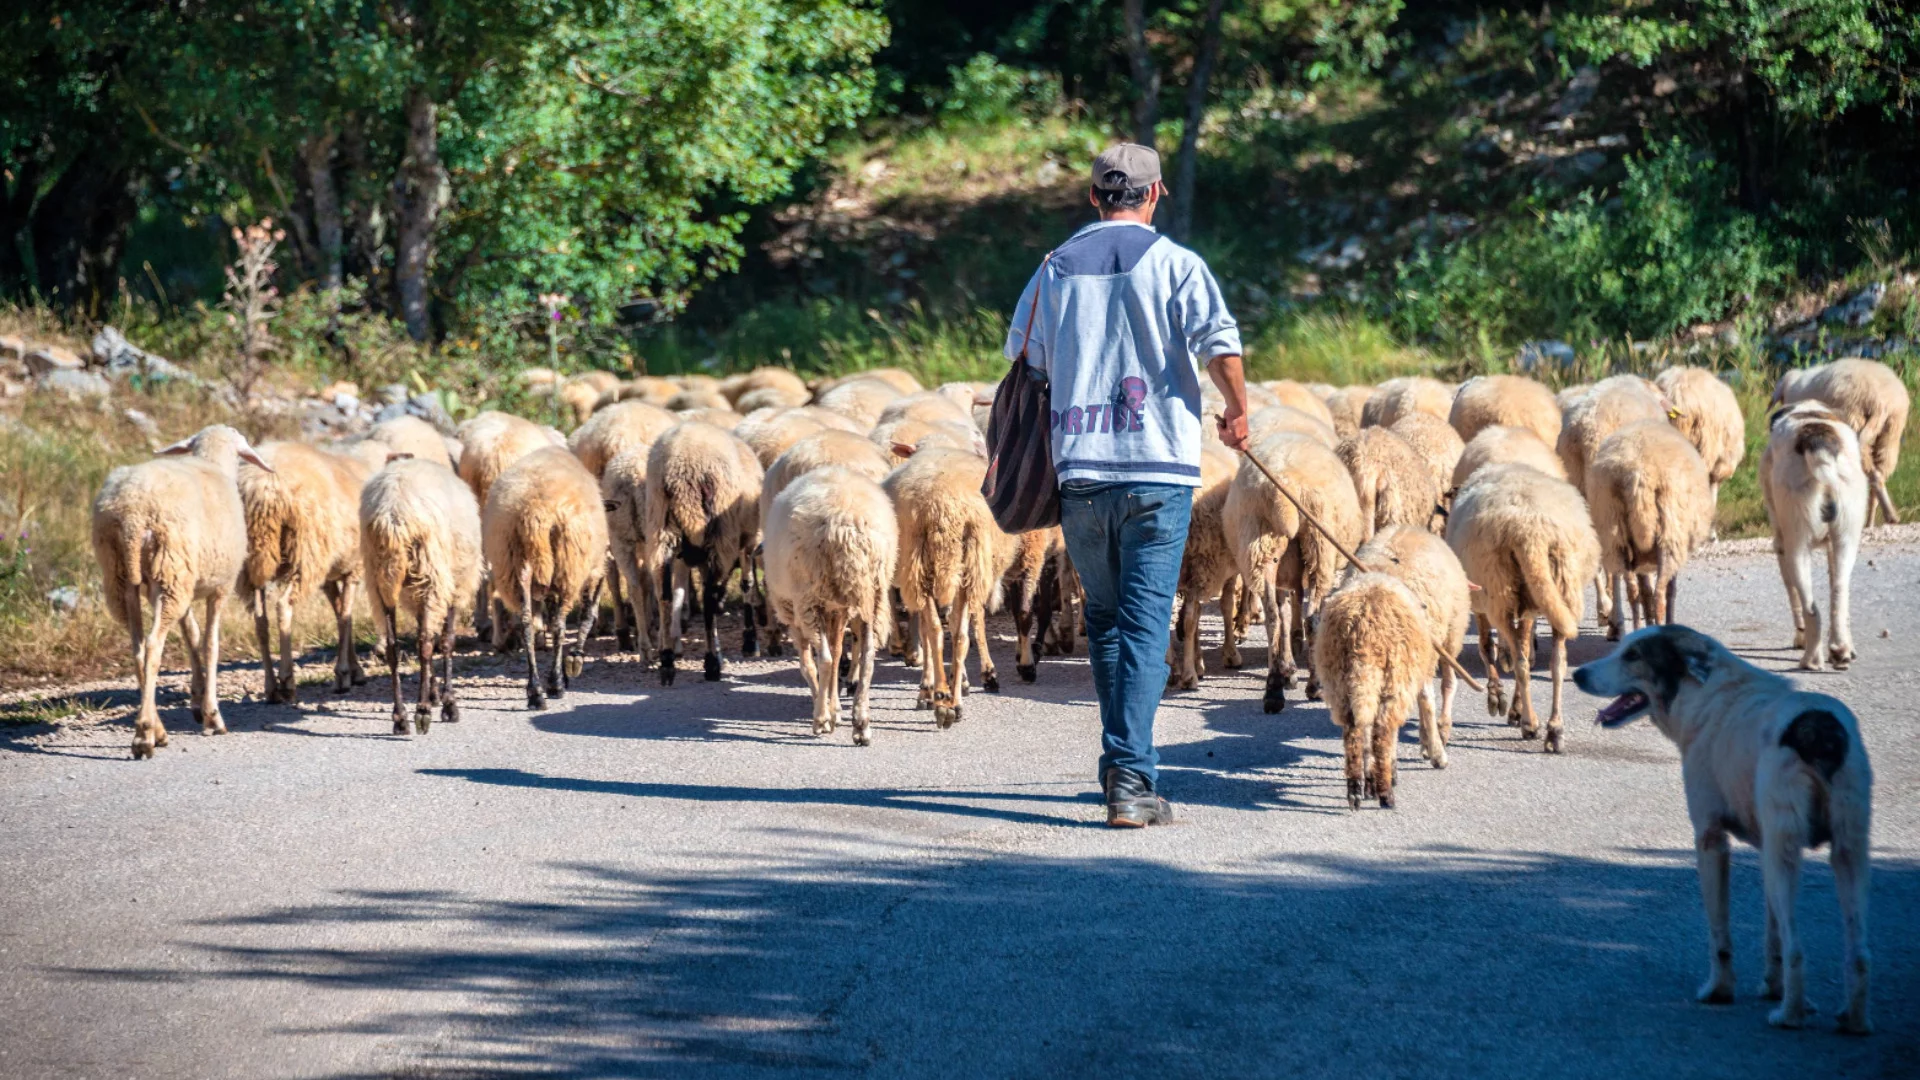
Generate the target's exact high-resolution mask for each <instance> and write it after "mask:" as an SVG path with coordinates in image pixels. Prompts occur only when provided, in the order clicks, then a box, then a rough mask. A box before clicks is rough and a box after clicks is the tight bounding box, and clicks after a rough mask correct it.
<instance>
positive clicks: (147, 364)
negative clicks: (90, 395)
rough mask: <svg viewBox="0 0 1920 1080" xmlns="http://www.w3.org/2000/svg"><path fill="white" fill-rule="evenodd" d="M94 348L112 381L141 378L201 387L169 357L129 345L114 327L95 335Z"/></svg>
mask: <svg viewBox="0 0 1920 1080" xmlns="http://www.w3.org/2000/svg"><path fill="white" fill-rule="evenodd" d="M92 348H93V359H94V362H95V363H97V364H99V365H100V366H101V367H103V368H105V369H106V375H107V377H108V378H109V379H122V378H126V377H127V376H130V375H138V376H142V377H144V378H146V379H149V380H152V381H154V382H166V381H169V380H173V379H179V380H181V381H184V382H191V383H195V384H198V383H199V381H200V380H199V379H198V378H196V377H195V376H194V375H193V373H192V372H190V371H188V370H187V369H185V368H183V367H181V366H180V365H178V364H176V363H174V362H173V361H171V360H169V359H167V358H166V357H164V356H156V355H154V354H153V353H150V352H148V351H146V350H145V349H142V348H140V347H139V346H138V345H135V344H133V343H132V342H130V341H128V340H127V338H126V335H124V334H122V333H121V332H120V331H118V330H116V329H114V328H113V327H111V326H103V327H101V328H100V332H99V333H97V334H95V335H93V344H92Z"/></svg>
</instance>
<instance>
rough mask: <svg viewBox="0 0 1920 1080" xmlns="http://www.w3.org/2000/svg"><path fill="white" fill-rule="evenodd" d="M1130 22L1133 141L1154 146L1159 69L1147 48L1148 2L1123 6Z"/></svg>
mask: <svg viewBox="0 0 1920 1080" xmlns="http://www.w3.org/2000/svg"><path fill="white" fill-rule="evenodd" d="M1121 7H1122V11H1123V13H1124V14H1125V16H1126V21H1127V66H1128V67H1129V68H1130V69H1131V70H1132V73H1133V89H1134V92H1135V93H1136V94H1138V95H1139V97H1137V98H1135V99H1134V102H1133V141H1134V142H1137V143H1139V144H1140V145H1142V146H1152V145H1153V129H1154V125H1156V124H1158V123H1159V122H1160V68H1159V66H1158V65H1156V64H1155V63H1154V62H1153V50H1152V49H1151V48H1149V47H1148V46H1147V13H1146V0H1126V2H1125V3H1124V4H1123V5H1121Z"/></svg>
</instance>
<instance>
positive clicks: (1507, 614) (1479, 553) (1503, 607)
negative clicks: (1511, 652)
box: [1447, 465, 1600, 638]
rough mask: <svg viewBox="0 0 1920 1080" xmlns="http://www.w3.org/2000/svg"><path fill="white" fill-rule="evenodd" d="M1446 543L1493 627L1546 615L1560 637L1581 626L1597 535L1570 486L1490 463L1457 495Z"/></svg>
mask: <svg viewBox="0 0 1920 1080" xmlns="http://www.w3.org/2000/svg"><path fill="white" fill-rule="evenodd" d="M1447 546H1448V547H1451V548H1452V549H1453V553H1454V554H1455V555H1458V556H1459V557H1460V565H1461V567H1462V568H1463V569H1464V570H1466V572H1467V579H1468V580H1470V581H1472V582H1474V583H1475V584H1477V585H1479V586H1480V588H1481V590H1482V592H1481V594H1480V595H1481V597H1482V609H1483V610H1484V611H1485V613H1486V615H1487V617H1488V618H1489V619H1490V620H1492V622H1493V625H1494V626H1496V627H1501V628H1504V627H1505V626H1506V625H1507V624H1508V622H1510V621H1513V620H1515V619H1520V618H1524V617H1526V616H1527V615H1529V614H1538V615H1544V616H1545V617H1546V619H1547V621H1548V622H1549V623H1551V624H1552V626H1553V632H1554V634H1555V635H1557V636H1559V637H1563V638H1572V637H1574V636H1576V635H1578V634H1579V632H1580V613H1581V611H1582V610H1583V607H1584V603H1585V596H1586V591H1585V590H1586V585H1587V583H1588V582H1590V581H1592V580H1593V578H1594V575H1595V574H1596V573H1598V572H1599V569H1600V541H1599V539H1598V538H1597V537H1596V536H1595V535H1594V532H1593V522H1592V520H1591V519H1590V518H1589V516H1588V514H1587V501H1586V500H1585V499H1583V498H1581V497H1580V492H1579V491H1578V490H1576V489H1575V488H1574V487H1573V485H1571V484H1568V483H1566V482H1565V481H1562V480H1556V479H1554V478H1553V477H1550V476H1548V475H1547V474H1545V473H1543V472H1541V471H1540V470H1538V469H1534V468H1530V467H1529V466H1526V465H1488V466H1486V467H1484V468H1481V469H1480V470H1478V471H1477V472H1475V473H1474V474H1473V477H1472V479H1470V480H1468V481H1467V484H1466V486H1465V487H1463V488H1461V489H1460V490H1459V492H1458V493H1456V494H1455V495H1454V497H1453V512H1452V513H1451V514H1450V515H1449V516H1448V518H1447Z"/></svg>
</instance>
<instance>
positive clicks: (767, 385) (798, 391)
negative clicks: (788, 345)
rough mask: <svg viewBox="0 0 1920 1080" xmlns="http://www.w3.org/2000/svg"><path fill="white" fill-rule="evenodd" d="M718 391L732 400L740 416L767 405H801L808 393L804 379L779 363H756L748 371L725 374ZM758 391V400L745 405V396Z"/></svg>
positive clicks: (746, 399) (746, 398)
mask: <svg viewBox="0 0 1920 1080" xmlns="http://www.w3.org/2000/svg"><path fill="white" fill-rule="evenodd" d="M720 393H722V394H724V395H725V396H726V398H727V400H729V401H731V402H733V407H734V409H735V410H737V411H738V412H739V413H740V414H741V415H742V416H745V415H746V414H747V413H750V412H752V411H753V409H754V408H756V407H758V408H764V407H766V406H767V405H776V404H777V405H780V406H788V405H805V404H806V403H807V399H808V398H809V397H810V396H812V395H811V394H810V393H809V391H808V390H807V382H806V380H805V379H802V378H801V377H800V376H798V375H796V374H794V373H793V372H791V371H789V370H787V369H786V368H783V367H766V366H763V367H757V368H754V369H753V370H752V371H748V372H741V373H739V374H735V375H729V376H727V377H726V378H724V379H721V380H720ZM754 394H759V395H762V397H761V398H760V399H758V400H760V401H761V402H763V403H762V404H759V405H755V406H752V407H749V398H750V397H751V396H752V395H754Z"/></svg>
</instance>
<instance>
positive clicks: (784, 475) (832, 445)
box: [760, 431, 894, 520]
mask: <svg viewBox="0 0 1920 1080" xmlns="http://www.w3.org/2000/svg"><path fill="white" fill-rule="evenodd" d="M835 466H838V467H840V468H843V469H847V470H848V471H850V472H853V473H854V474H856V475H859V476H864V477H866V478H867V479H869V480H871V481H873V482H874V483H876V484H877V483H879V482H880V481H882V480H885V479H886V478H887V474H888V473H889V472H892V471H893V467H894V462H893V461H891V460H890V459H889V458H888V456H887V455H886V453H884V452H883V451H882V450H881V449H880V448H879V447H878V446H875V445H874V444H873V442H872V441H871V440H868V439H863V438H861V437H860V436H858V435H854V434H852V433H850V432H845V431H817V432H814V433H813V434H812V435H808V436H807V437H806V438H803V439H801V440H799V441H798V442H796V443H794V444H793V445H792V446H790V447H788V448H787V451H786V453H784V454H781V455H780V456H779V457H778V458H776V459H774V462H773V464H772V465H771V466H769V467H768V468H767V474H766V479H765V480H764V481H763V482H762V483H761V485H760V517H761V519H762V520H765V519H766V516H767V514H768V513H770V512H771V511H772V509H773V500H775V499H777V498H779V497H780V493H781V492H782V491H784V490H786V488H787V485H789V484H791V483H793V482H794V481H795V480H798V479H800V478H801V477H802V476H805V475H807V474H808V473H810V472H813V471H814V470H815V469H825V468H831V467H835Z"/></svg>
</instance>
